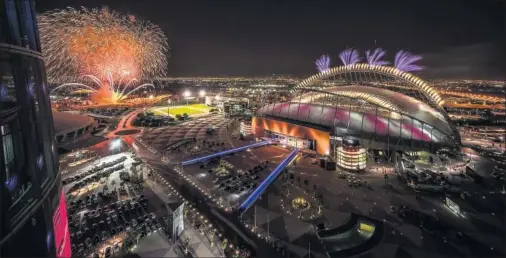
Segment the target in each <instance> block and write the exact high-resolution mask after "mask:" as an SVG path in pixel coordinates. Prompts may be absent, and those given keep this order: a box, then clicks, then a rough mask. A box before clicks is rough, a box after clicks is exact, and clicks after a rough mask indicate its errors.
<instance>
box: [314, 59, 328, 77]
mask: <svg viewBox="0 0 506 258" xmlns="http://www.w3.org/2000/svg"><path fill="white" fill-rule="evenodd" d="M315 64H316V69H317V70H318V72H320V73H321V72H325V71H327V70H328V69H329V68H330V56H329V55H322V56H320V58H318V59H317V60H316V62H315Z"/></svg>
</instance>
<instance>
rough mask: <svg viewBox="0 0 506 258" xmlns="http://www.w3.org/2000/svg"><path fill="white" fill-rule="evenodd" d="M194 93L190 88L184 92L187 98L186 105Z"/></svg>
mask: <svg viewBox="0 0 506 258" xmlns="http://www.w3.org/2000/svg"><path fill="white" fill-rule="evenodd" d="M191 95H192V93H191V92H190V91H189V90H186V91H185V92H184V93H183V97H184V98H185V99H186V105H187V106H188V98H189V97H190V96H191Z"/></svg>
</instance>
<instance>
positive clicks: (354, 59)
mask: <svg viewBox="0 0 506 258" xmlns="http://www.w3.org/2000/svg"><path fill="white" fill-rule="evenodd" d="M339 58H340V59H341V61H342V62H343V64H344V65H354V64H357V63H358V62H360V61H362V58H360V55H359V54H358V51H357V50H356V49H353V48H348V49H345V50H343V51H342V52H341V53H339Z"/></svg>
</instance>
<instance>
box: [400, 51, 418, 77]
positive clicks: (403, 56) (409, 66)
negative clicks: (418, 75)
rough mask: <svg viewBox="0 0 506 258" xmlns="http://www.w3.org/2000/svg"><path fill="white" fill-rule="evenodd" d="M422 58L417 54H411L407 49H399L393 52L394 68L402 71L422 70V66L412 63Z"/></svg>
mask: <svg viewBox="0 0 506 258" xmlns="http://www.w3.org/2000/svg"><path fill="white" fill-rule="evenodd" d="M420 59H422V57H421V56H419V55H413V54H411V53H410V52H408V51H405V50H400V51H399V52H397V54H395V63H394V66H395V68H397V69H399V70H401V71H404V72H415V71H420V70H423V67H422V66H419V65H416V64H414V63H415V62H416V61H419V60H420Z"/></svg>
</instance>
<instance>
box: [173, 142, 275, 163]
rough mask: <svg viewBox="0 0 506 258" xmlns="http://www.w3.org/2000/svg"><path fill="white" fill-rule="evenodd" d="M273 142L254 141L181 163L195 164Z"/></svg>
mask: <svg viewBox="0 0 506 258" xmlns="http://www.w3.org/2000/svg"><path fill="white" fill-rule="evenodd" d="M272 143H273V142H272V141H263V142H257V143H253V144H250V145H246V146H242V147H239V148H235V149H230V150H226V151H222V152H218V153H213V154H210V155H207V156H203V157H200V158H196V159H190V160H187V161H183V162H182V163H181V165H182V166H186V165H191V164H195V163H198V162H203V161H206V160H208V159H212V158H216V157H220V156H225V155H227V154H231V153H234V152H239V151H243V150H247V149H249V148H256V147H261V146H265V145H268V144H272Z"/></svg>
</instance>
